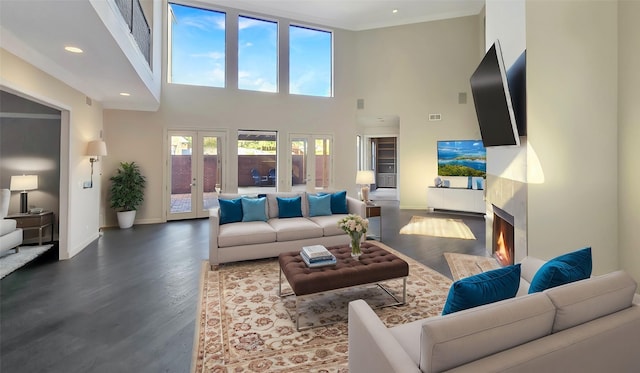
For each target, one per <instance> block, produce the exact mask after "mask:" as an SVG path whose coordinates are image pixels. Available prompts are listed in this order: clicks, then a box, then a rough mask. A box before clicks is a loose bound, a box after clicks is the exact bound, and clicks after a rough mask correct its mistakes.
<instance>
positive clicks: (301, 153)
mask: <svg viewBox="0 0 640 373" xmlns="http://www.w3.org/2000/svg"><path fill="white" fill-rule="evenodd" d="M332 144H333V138H332V137H331V136H329V135H312V134H291V135H290V136H289V145H290V150H291V151H290V158H289V165H290V169H291V178H290V180H289V183H290V184H289V185H290V187H291V190H292V191H295V192H298V191H307V192H310V193H315V192H317V191H318V190H326V189H329V188H330V187H331V185H332V183H333V169H332V168H333V167H332V164H333V163H332V162H333V159H332V153H333V152H332V150H331V147H332V146H333V145H332Z"/></svg>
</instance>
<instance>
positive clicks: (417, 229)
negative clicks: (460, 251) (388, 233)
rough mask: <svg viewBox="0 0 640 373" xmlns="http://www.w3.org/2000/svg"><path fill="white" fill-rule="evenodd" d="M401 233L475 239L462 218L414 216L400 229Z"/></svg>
mask: <svg viewBox="0 0 640 373" xmlns="http://www.w3.org/2000/svg"><path fill="white" fill-rule="evenodd" d="M400 234H419V235H423V236H434V237H446V238H460V239H463V240H475V239H476V236H474V235H473V232H471V229H470V228H469V226H468V225H466V224H465V223H464V221H462V220H460V219H443V218H432V217H428V216H412V217H411V220H410V221H409V224H407V225H405V226H404V227H402V228H401V229H400Z"/></svg>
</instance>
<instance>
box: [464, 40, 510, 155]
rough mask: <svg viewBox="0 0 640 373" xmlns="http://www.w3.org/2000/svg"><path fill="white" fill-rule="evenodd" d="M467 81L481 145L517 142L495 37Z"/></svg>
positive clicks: (507, 88) (507, 87)
mask: <svg viewBox="0 0 640 373" xmlns="http://www.w3.org/2000/svg"><path fill="white" fill-rule="evenodd" d="M470 83H471V93H472V94H473V101H474V104H475V107H476V115H477V116H478V124H479V125H480V135H481V136H482V143H483V144H484V146H485V147H489V146H503V145H520V137H519V135H518V128H517V126H516V120H515V115H514V112H513V106H512V102H511V96H510V94H509V86H508V83H507V75H506V71H505V68H504V62H503V60H502V51H501V49H500V43H499V42H498V41H497V40H496V42H495V43H493V45H492V46H491V48H489V50H488V51H487V53H486V54H485V56H484V58H483V59H482V61H481V62H480V65H478V68H477V69H476V71H475V72H474V73H473V75H471V79H470Z"/></svg>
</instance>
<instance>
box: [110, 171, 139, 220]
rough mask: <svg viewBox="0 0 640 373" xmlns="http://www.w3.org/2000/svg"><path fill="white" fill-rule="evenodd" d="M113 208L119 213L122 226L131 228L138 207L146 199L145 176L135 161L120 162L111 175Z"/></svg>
mask: <svg viewBox="0 0 640 373" xmlns="http://www.w3.org/2000/svg"><path fill="white" fill-rule="evenodd" d="M110 180H111V189H110V192H111V200H110V202H111V208H113V209H115V210H116V211H117V214H118V225H119V226H120V228H130V227H131V226H132V225H133V221H134V220H135V218H136V209H137V208H138V206H140V205H141V204H142V202H143V201H144V187H145V184H146V180H145V177H144V176H143V175H142V173H141V172H140V168H139V167H138V165H137V164H136V163H135V162H120V168H118V169H117V170H116V174H115V175H113V176H111V178H110Z"/></svg>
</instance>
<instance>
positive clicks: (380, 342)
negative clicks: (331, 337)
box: [348, 299, 420, 373]
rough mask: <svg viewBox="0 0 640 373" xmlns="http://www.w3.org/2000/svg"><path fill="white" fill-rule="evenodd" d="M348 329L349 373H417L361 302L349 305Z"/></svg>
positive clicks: (396, 343) (396, 344)
mask: <svg viewBox="0 0 640 373" xmlns="http://www.w3.org/2000/svg"><path fill="white" fill-rule="evenodd" d="M348 328H349V329H348V334H349V372H351V373H371V372H403V373H411V372H414V373H420V369H418V366H417V365H416V364H415V363H414V362H413V360H411V357H410V356H409V354H407V352H406V351H405V350H404V349H403V348H402V346H401V345H400V343H398V341H397V340H396V339H395V338H394V337H393V335H392V334H391V333H390V332H389V329H387V327H386V326H385V325H384V324H383V323H382V321H381V320H380V319H379V318H378V316H377V315H376V314H375V312H373V310H372V309H371V307H369V305H368V304H367V303H366V302H365V301H363V300H362V299H358V300H355V301H353V302H350V303H349V327H348ZM416 343H417V341H416Z"/></svg>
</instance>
